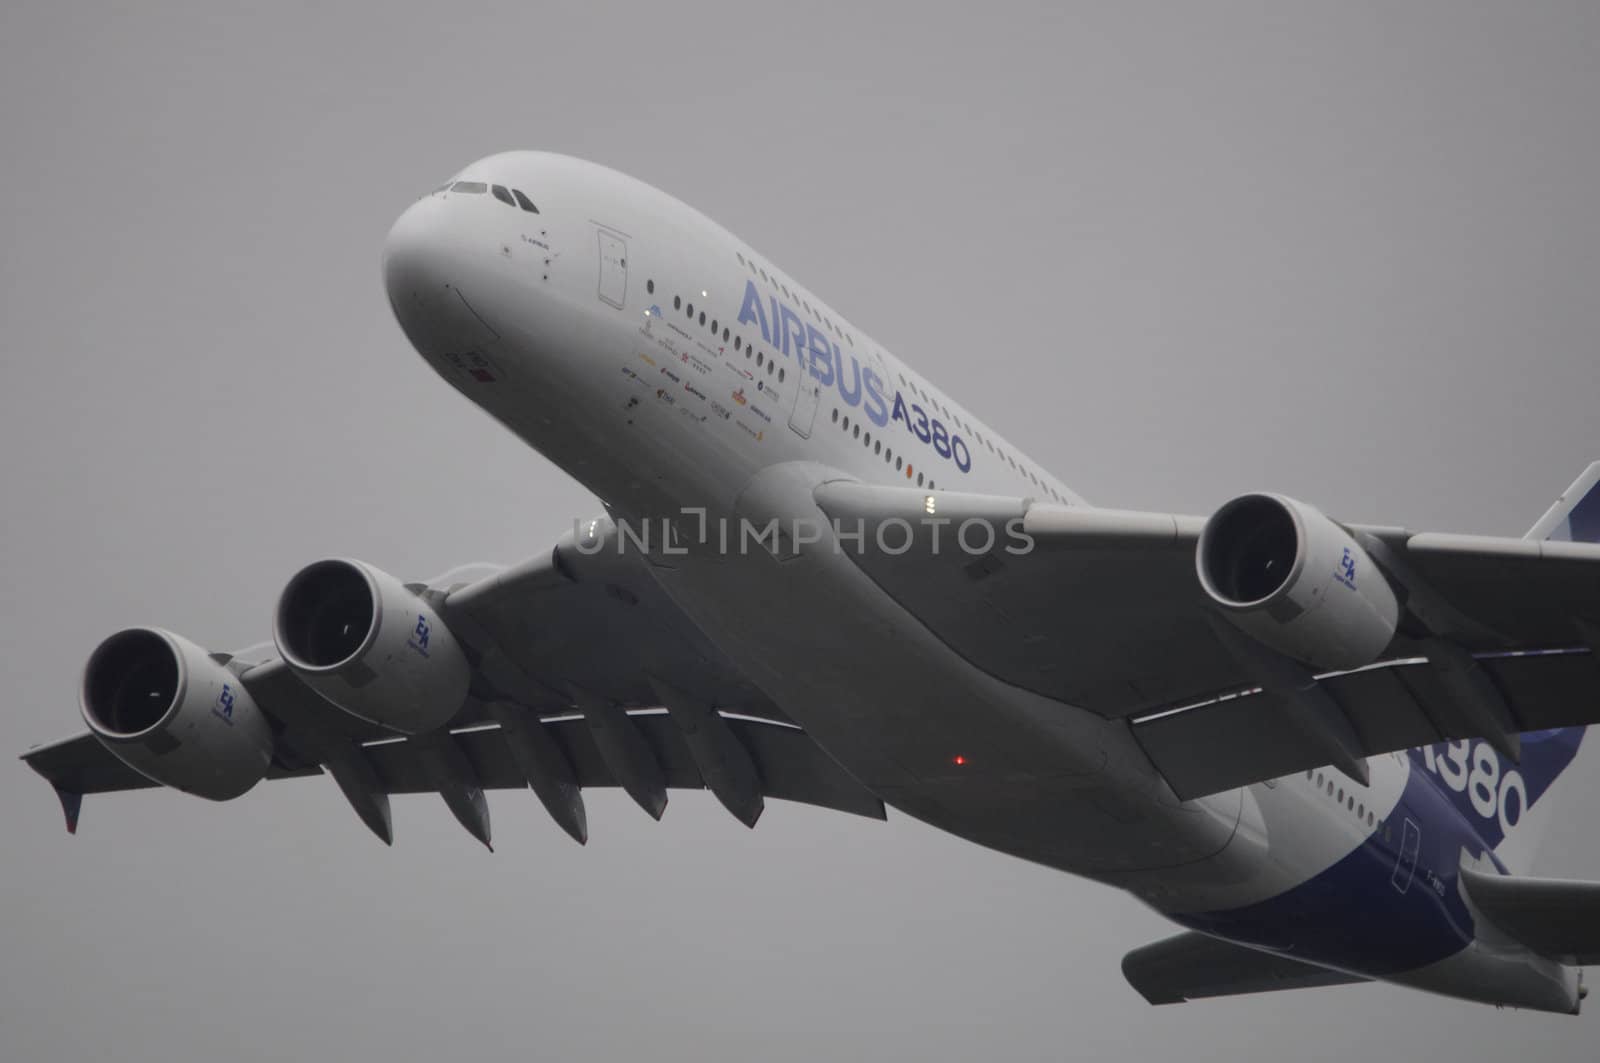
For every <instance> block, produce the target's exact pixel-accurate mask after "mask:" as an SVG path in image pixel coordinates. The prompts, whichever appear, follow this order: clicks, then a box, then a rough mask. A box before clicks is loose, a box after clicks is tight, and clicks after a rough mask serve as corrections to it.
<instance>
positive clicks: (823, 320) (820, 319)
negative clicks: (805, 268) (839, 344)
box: [733, 251, 856, 347]
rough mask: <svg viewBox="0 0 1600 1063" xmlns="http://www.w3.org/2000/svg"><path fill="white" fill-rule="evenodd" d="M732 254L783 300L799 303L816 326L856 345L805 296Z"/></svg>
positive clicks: (744, 259) (751, 260)
mask: <svg viewBox="0 0 1600 1063" xmlns="http://www.w3.org/2000/svg"><path fill="white" fill-rule="evenodd" d="M733 254H734V257H735V258H737V259H738V260H739V265H741V266H744V267H746V268H748V269H749V270H750V272H751V273H752V274H753V275H755V276H757V277H760V278H761V279H762V280H763V281H765V282H766V283H767V284H768V285H770V286H771V287H773V288H775V289H777V290H778V291H780V292H782V293H783V295H784V298H786V299H788V300H789V301H790V302H791V303H799V304H800V305H801V306H803V307H805V308H806V313H808V314H810V315H811V318H812V320H814V321H815V322H816V323H817V324H819V325H821V326H822V327H823V328H825V329H827V330H828V331H829V332H831V333H833V334H834V335H835V336H837V337H839V338H840V339H841V340H844V341H845V343H847V344H849V345H850V346H851V347H854V346H855V345H856V340H855V337H854V336H852V335H850V333H849V332H846V331H845V330H844V329H842V328H840V327H839V326H838V325H836V324H834V322H833V319H832V318H831V317H829V316H828V315H826V314H824V313H823V312H822V311H820V310H818V309H816V308H815V307H813V306H812V305H811V303H810V302H808V301H807V300H806V298H805V296H803V295H796V294H795V293H794V292H791V291H790V290H789V286H788V285H787V284H785V283H783V281H781V280H779V279H778V278H777V277H776V276H769V275H768V274H767V271H766V270H764V269H762V268H761V267H760V266H758V265H756V263H755V260H754V259H747V258H745V257H744V254H743V253H742V252H739V251H735V252H734V253H733Z"/></svg>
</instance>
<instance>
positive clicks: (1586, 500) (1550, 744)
mask: <svg viewBox="0 0 1600 1063" xmlns="http://www.w3.org/2000/svg"><path fill="white" fill-rule="evenodd" d="M1523 538H1525V539H1536V540H1541V541H1543V540H1556V541H1559V542H1574V543H1600V461H1597V462H1595V463H1593V464H1592V465H1590V466H1589V467H1588V468H1587V469H1585V470H1583V475H1581V476H1579V477H1578V478H1577V479H1576V480H1574V481H1573V482H1572V486H1571V487H1568V488H1567V489H1566V490H1565V491H1563V492H1562V493H1561V497H1560V498H1558V499H1556V503H1555V505H1553V506H1551V507H1550V508H1549V509H1548V510H1547V511H1546V512H1545V515H1544V516H1542V517H1540V518H1539V520H1538V522H1537V523H1536V524H1534V526H1533V527H1532V528H1531V529H1529V531H1528V534H1527V535H1525V536H1523ZM1590 730H1591V728H1587V727H1562V728H1558V729H1556V730H1553V731H1539V732H1536V733H1534V734H1529V735H1524V736H1523V746H1522V748H1523V756H1522V764H1521V765H1520V769H1521V772H1522V776H1523V778H1524V779H1525V780H1526V781H1527V783H1528V807H1527V809H1526V810H1525V812H1524V813H1523V815H1522V816H1520V817H1519V818H1518V819H1517V821H1516V823H1515V824H1514V825H1513V826H1512V827H1511V828H1510V829H1509V830H1507V831H1506V832H1505V838H1504V840H1503V841H1502V842H1501V843H1500V844H1499V845H1497V846H1496V847H1495V855H1497V856H1499V857H1500V859H1501V860H1502V861H1504V862H1505V864H1506V866H1507V867H1508V868H1510V869H1511V870H1512V871H1515V872H1522V873H1526V872H1527V871H1528V870H1529V869H1530V868H1531V867H1532V865H1533V860H1534V857H1535V855H1536V854H1537V851H1538V847H1539V840H1540V838H1541V837H1542V836H1543V835H1544V831H1545V828H1546V827H1547V826H1548V825H1549V823H1550V821H1551V819H1552V818H1553V817H1555V816H1557V815H1560V814H1562V812H1563V810H1574V809H1575V807H1576V802H1578V801H1580V800H1582V797H1581V794H1582V788H1581V787H1579V786H1578V785H1575V779H1580V778H1581V777H1584V776H1588V775H1590V774H1591V773H1592V772H1595V771H1600V752H1597V750H1600V734H1590V733H1589V732H1590Z"/></svg>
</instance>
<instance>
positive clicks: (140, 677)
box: [79, 628, 272, 801]
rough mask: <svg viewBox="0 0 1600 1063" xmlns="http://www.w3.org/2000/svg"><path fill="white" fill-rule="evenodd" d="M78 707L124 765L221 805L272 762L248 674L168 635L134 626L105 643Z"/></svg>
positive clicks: (89, 669)
mask: <svg viewBox="0 0 1600 1063" xmlns="http://www.w3.org/2000/svg"><path fill="white" fill-rule="evenodd" d="M79 706H80V708H81V709H82V711H83V719H84V722H85V723H87V724H88V725H89V730H90V731H91V732H93V733H94V735H95V737H96V738H98V739H99V740H100V743H101V744H102V745H104V746H105V747H106V748H107V749H108V750H110V751H111V752H112V753H113V754H114V755H115V756H116V757H117V758H118V759H119V760H121V761H122V762H123V763H124V764H126V765H128V766H129V767H130V768H132V769H133V770H134V771H137V772H138V773H139V774H141V775H144V776H146V777H147V778H150V779H153V780H155V781H156V782H158V783H161V784H162V785H164V786H170V787H173V788H174V789H178V790H184V791H187V792H188V793H193V794H198V795H200V796H201V797H207V798H210V799H211V800H213V801H226V800H228V799H230V798H234V797H238V796H239V795H240V794H242V793H244V792H245V791H247V790H249V789H250V788H251V787H252V786H254V785H255V784H256V783H258V782H260V781H261V780H262V779H263V778H265V777H266V774H267V766H268V764H270V763H271V760H272V728H271V726H270V725H269V724H268V722H267V719H266V717H265V716H263V715H262V714H261V712H260V710H259V709H257V708H256V704H255V701H254V700H253V699H252V698H251V697H250V692H249V691H248V690H246V689H245V687H244V684H243V683H241V682H240V681H239V677H238V676H236V675H234V674H233V673H232V672H230V671H229V670H228V669H227V668H225V667H223V666H222V665H220V664H218V663H217V662H216V661H213V660H212V659H211V658H210V657H209V656H208V655H207V654H206V651H205V650H203V649H201V648H200V647H199V646H196V645H195V644H194V643H192V642H190V641H189V640H188V639H185V638H182V637H180V636H178V635H174V634H172V633H171V632H169V631H162V630H160V629H158V628H129V629H128V630H126V631H119V632H118V633H117V634H115V635H112V636H111V637H110V638H108V639H106V640H105V641H104V642H102V643H100V645H99V646H98V647H96V649H95V651H94V653H92V654H90V656H89V663H88V664H87V665H86V666H85V667H84V670H83V685H82V690H81V693H80V697H79Z"/></svg>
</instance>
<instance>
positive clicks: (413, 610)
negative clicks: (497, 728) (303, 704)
mask: <svg viewBox="0 0 1600 1063" xmlns="http://www.w3.org/2000/svg"><path fill="white" fill-rule="evenodd" d="M272 638H273V641H274V642H275V643H277V646H278V653H279V654H281V655H282V656H283V659H284V660H285V661H286V662H288V664H289V667H291V668H293V669H294V670H295V673H296V674H297V675H299V676H300V678H301V679H302V680H303V681H304V682H305V683H306V685H307V686H310V687H311V688H312V689H313V690H315V691H317V692H318V693H319V694H321V695H322V696H323V697H325V698H327V699H328V700H329V701H331V702H333V703H334V704H335V705H337V706H339V707H340V708H341V709H343V710H344V711H346V712H348V713H350V714H351V715H352V716H357V717H359V718H361V719H363V720H368V721H370V722H372V723H375V724H378V725H380V726H383V727H387V728H390V729H391V730H395V731H399V732H401V733H403V734H421V733H423V732H426V731H432V730H434V729H436V728H439V727H442V726H444V725H445V724H446V723H448V722H449V721H450V719H451V718H452V717H454V716H455V714H456V713H457V712H458V711H459V710H460V708H461V706H462V703H463V702H465V700H466V697H467V688H468V685H469V684H470V682H471V679H472V667H471V664H470V663H469V662H468V660H467V657H466V654H465V652H463V650H462V648H461V644H460V643H459V642H457V641H456V639H455V637H454V636H452V635H451V633H450V629H449V628H447V627H446V626H445V624H444V621H443V620H441V619H440V618H439V615H438V613H437V612H435V610H434V608H433V606H432V605H430V604H429V603H428V602H427V601H426V600H424V599H423V598H422V596H421V595H419V594H417V593H416V592H414V591H412V590H411V589H410V588H408V587H406V586H405V585H404V584H402V583H401V582H400V581H399V580H397V579H395V578H394V577H393V576H391V575H389V574H388V573H387V572H382V571H380V570H378V569H376V568H374V567H372V566H371V565H367V564H363V563H361V562H359V561H344V560H329V561H318V562H316V563H315V564H311V565H307V566H306V567H305V568H303V569H301V570H300V572H299V573H298V574H296V575H295V577H294V578H293V579H291V580H290V581H289V585H288V586H287V587H285V588H284V591H283V594H282V595H281V596H280V597H279V599H278V609H277V614H276V616H275V618H274V621H273V626H272Z"/></svg>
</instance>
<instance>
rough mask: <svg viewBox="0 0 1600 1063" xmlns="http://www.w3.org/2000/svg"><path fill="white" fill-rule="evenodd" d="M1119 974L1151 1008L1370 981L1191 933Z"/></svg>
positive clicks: (1135, 954)
mask: <svg viewBox="0 0 1600 1063" xmlns="http://www.w3.org/2000/svg"><path fill="white" fill-rule="evenodd" d="M1122 974H1123V977H1125V978H1126V979H1127V980H1128V984H1129V985H1131V986H1133V988H1134V989H1136V990H1138V992H1139V995H1140V996H1142V997H1144V998H1145V999H1146V1000H1148V1001H1149V1002H1150V1003H1152V1004H1181V1003H1183V1002H1184V1001H1186V1000H1201V999H1204V998H1206V997H1232V996H1242V995H1244V994H1246V993H1270V992H1274V991H1276V990H1280V989H1310V988H1313V987H1316V986H1331V985H1351V984H1353V983H1356V982H1366V981H1370V979H1367V978H1362V977H1359V976H1357V975H1352V974H1345V973H1343V972H1342V971H1330V970H1328V969H1327V968H1325V967H1316V966H1313V965H1311V964H1309V963H1301V962H1300V961H1299V960H1291V959H1289V958H1288V957H1286V956H1276V955H1273V954H1272V953H1270V952H1258V951H1256V950H1255V949H1247V948H1245V947H1244V946H1243V945H1234V944H1231V943H1229V942H1226V941H1220V940H1218V939H1217V938H1213V937H1207V936H1206V935H1205V934H1198V933H1195V932H1194V931H1189V932H1187V933H1183V934H1178V935H1176V936H1174V937H1170V938H1165V939H1163V940H1161V941H1157V942H1154V943H1152V944H1149V945H1146V946H1144V947H1143V948H1138V949H1134V950H1133V951H1132V952H1130V953H1128V954H1127V955H1126V956H1124V957H1123V958H1122Z"/></svg>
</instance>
